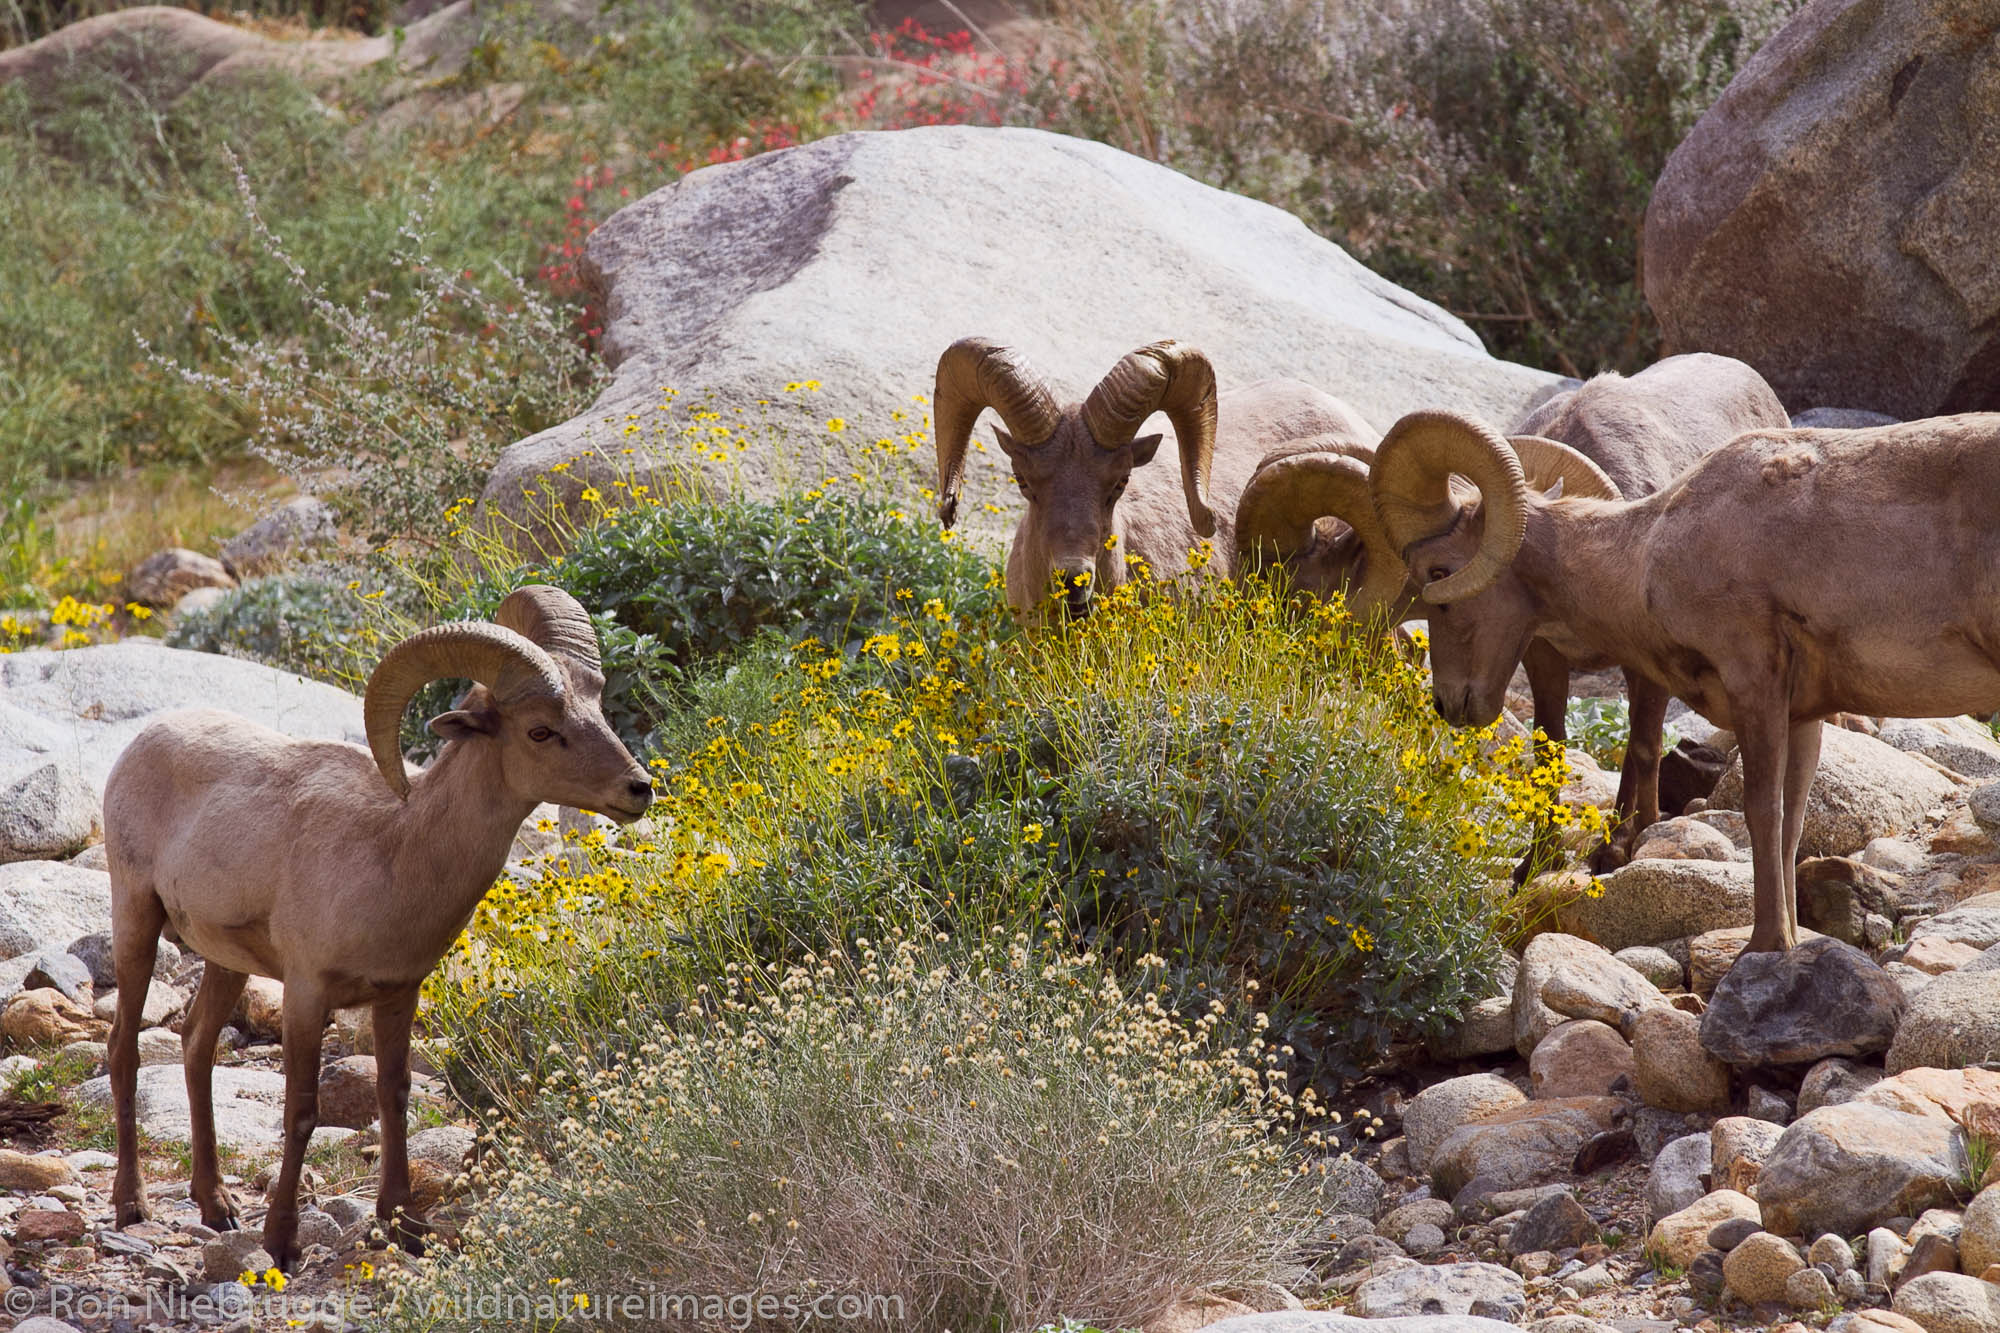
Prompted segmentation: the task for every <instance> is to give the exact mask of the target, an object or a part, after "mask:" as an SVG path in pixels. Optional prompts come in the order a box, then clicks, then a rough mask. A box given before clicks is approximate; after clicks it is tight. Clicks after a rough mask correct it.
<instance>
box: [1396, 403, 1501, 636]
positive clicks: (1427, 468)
mask: <svg viewBox="0 0 2000 1333" xmlns="http://www.w3.org/2000/svg"><path fill="white" fill-rule="evenodd" d="M1453 474H1457V475H1458V476H1461V477H1464V478H1465V479H1466V480H1467V481H1469V482H1471V483H1472V484H1473V485H1474V486H1475V487H1477V488H1478V490H1479V494H1480V498H1481V500H1482V501H1483V502H1484V504H1485V510H1486V515H1485V517H1486V528H1485V534H1484V537H1483V538H1482V540H1481V541H1480V544H1479V550H1478V552H1477V553H1476V554H1475V555H1474V556H1473V558H1472V559H1471V560H1469V561H1467V562H1466V564H1465V567H1464V568H1463V569H1460V570H1459V571H1457V572H1456V573H1454V574H1451V575H1449V576H1448V577H1445V578H1442V579H1439V580H1437V581H1436V582H1435V583H1430V584H1426V585H1425V586H1424V600H1425V601H1427V602H1430V603H1431V604H1432V605H1435V606H1443V605H1445V604H1447V603H1450V602H1456V601H1460V600H1462V599H1464V598H1467V597H1471V596H1472V595H1474V594H1475V593H1479V592H1483V591H1485V590H1486V589H1487V588H1489V587H1491V586H1492V584H1493V581H1494V580H1495V579H1497V578H1499V577H1500V572H1501V571H1502V570H1504V569H1505V568H1506V567H1507V564H1508V562H1509V561H1511V560H1513V558H1514V555H1515V553H1516V552H1517V551H1519V550H1520V549H1521V539H1522V538H1523V537H1524V536H1525V535H1526V533H1527V527H1528V479H1527V476H1526V475H1525V474H1524V473H1523V472H1522V470H1521V460H1520V458H1519V457H1517V456H1516V455H1515V453H1514V449H1513V446H1511V445H1510V444H1508V443H1507V441H1506V440H1505V439H1504V438H1502V437H1501V435H1500V434H1499V433H1498V432H1497V431H1494V430H1493V429H1492V428H1491V427H1488V426H1485V425H1482V424H1481V423H1479V422H1477V421H1473V420H1470V419H1469V418H1466V417H1461V416H1458V415H1456V414H1454V413H1451V412H1412V413H1410V414H1409V415H1408V416H1406V417H1404V418H1403V419H1402V420H1401V421H1398V422H1397V423H1396V424H1395V425H1394V426H1391V427H1390V428H1389V433H1388V434H1387V435H1385V436H1383V437H1382V443H1381V444H1380V445H1378V446H1377V447H1376V450H1375V466H1374V468H1373V469H1372V470H1371V472H1370V474H1369V488H1370V491H1371V492H1372V494H1373V496H1374V499H1375V513H1376V515H1377V516H1378V517H1379V518H1381V520H1382V527H1383V530H1384V531H1386V532H1387V533H1388V534H1389V540H1390V541H1391V542H1393V543H1394V544H1395V546H1396V549H1397V551H1399V552H1402V553H1406V554H1407V552H1408V551H1409V549H1410V547H1411V546H1413V545H1415V544H1416V543H1417V542H1420V541H1423V540H1424V539H1425V538H1427V537H1436V536H1440V535H1442V534H1443V533H1445V532H1447V531H1449V530H1450V529H1451V527H1452V525H1453V524H1455V523H1457V522H1458V520H1459V505H1458V502H1457V501H1456V500H1454V499H1453V498H1452V494H1451V479H1452V476H1453ZM1413 572H1414V571H1413Z"/></svg>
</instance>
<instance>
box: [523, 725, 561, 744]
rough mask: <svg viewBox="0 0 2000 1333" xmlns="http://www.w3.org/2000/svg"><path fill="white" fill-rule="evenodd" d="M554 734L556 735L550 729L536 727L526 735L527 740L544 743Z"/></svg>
mask: <svg viewBox="0 0 2000 1333" xmlns="http://www.w3.org/2000/svg"><path fill="white" fill-rule="evenodd" d="M555 734H556V733H555V732H554V731H553V730H552V729H551V728H548V727H536V728H535V729H534V730H532V731H530V732H529V733H528V739H529V740H531V741H545V740H548V739H550V738H551V737H553V736H554V735H555Z"/></svg>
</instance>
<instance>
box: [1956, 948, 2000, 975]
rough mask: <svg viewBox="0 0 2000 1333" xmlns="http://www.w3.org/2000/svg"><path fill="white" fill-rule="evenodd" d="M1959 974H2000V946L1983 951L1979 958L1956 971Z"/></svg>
mask: <svg viewBox="0 0 2000 1333" xmlns="http://www.w3.org/2000/svg"><path fill="white" fill-rule="evenodd" d="M1958 970H1959V971H1961V972H2000V944H1995V945H1993V946H1992V947H1991V948H1988V949H1986V950H1985V951H1983V952H1982V953H1981V954H1980V955H1979V957H1977V958H1975V959H1973V960H1972V961H1971V962H1969V963H1967V964H1966V965H1965V966H1964V967H1961V968H1960V969H1958Z"/></svg>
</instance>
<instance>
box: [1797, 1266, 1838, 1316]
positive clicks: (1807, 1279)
mask: <svg viewBox="0 0 2000 1333" xmlns="http://www.w3.org/2000/svg"><path fill="white" fill-rule="evenodd" d="M1785 1304H1787V1305H1789V1306H1791V1307H1792V1308H1793V1309H1794V1310H1822V1309H1825V1308H1826V1307H1828V1306H1830V1305H1832V1304H1834V1293H1833V1279H1832V1278H1830V1277H1828V1276H1827V1275H1826V1274H1824V1273H1822V1272H1820V1271H1819V1270H1818V1269H1817V1268H1801V1269H1800V1270H1799V1271H1798V1272H1796V1273H1794V1274H1792V1275H1791V1276H1790V1277H1788V1278H1786V1279H1785Z"/></svg>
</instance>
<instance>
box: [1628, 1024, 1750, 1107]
mask: <svg viewBox="0 0 2000 1333" xmlns="http://www.w3.org/2000/svg"><path fill="white" fill-rule="evenodd" d="M1632 1063H1633V1070H1634V1077H1633V1083H1634V1086H1635V1087H1636V1089H1637V1091H1638V1093H1639V1097H1640V1100H1642V1101H1644V1102H1645V1103H1646V1104H1647V1105H1648V1106H1657V1107H1660V1108H1662V1109H1664V1110H1668V1111H1726V1110H1728V1109H1729V1067H1728V1066H1727V1065H1725V1064H1723V1063H1722V1062H1721V1061H1719V1060H1717V1059H1716V1058H1715V1057H1713V1056H1712V1055H1710V1054H1709V1053H1708V1052H1707V1051H1706V1050H1705V1049H1703V1047H1702V1044H1701V1020H1700V1019H1698V1018H1696V1017H1695V1016H1694V1015H1692V1014H1684V1013H1682V1012H1681V1011H1680V1010H1678V1009H1670V1008H1665V1007H1661V1008H1656V1009H1648V1010H1647V1011H1646V1012H1645V1013H1643V1014H1641V1015H1639V1018H1638V1021H1637V1022H1636V1023H1634V1024H1633V1028H1632Z"/></svg>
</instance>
